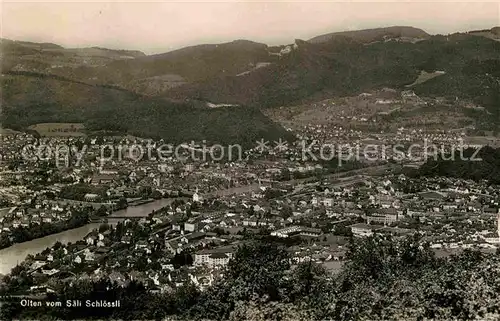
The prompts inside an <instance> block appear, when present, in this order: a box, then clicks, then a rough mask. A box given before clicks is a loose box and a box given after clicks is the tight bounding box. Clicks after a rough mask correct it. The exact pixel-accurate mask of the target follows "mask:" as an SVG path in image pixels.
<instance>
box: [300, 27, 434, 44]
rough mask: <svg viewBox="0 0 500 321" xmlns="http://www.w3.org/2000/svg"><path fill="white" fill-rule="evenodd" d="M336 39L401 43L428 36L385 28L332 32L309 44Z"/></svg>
mask: <svg viewBox="0 0 500 321" xmlns="http://www.w3.org/2000/svg"><path fill="white" fill-rule="evenodd" d="M336 38H348V39H352V40H355V41H357V42H361V43H370V42H374V41H384V40H389V39H399V40H402V41H409V42H413V41H418V40H423V39H427V38H429V34H428V33H426V32H425V31H423V30H422V29H417V28H413V27H401V26H394V27H387V28H375V29H364V30H355V31H342V32H332V33H328V34H325V35H320V36H316V37H314V38H311V39H309V40H308V41H309V42H311V43H322V42H328V41H330V40H332V39H336Z"/></svg>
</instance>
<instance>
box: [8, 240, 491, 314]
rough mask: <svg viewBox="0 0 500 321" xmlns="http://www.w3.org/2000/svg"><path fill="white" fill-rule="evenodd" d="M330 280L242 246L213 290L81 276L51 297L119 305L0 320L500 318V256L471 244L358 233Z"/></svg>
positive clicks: (312, 268) (263, 248) (257, 247)
mask: <svg viewBox="0 0 500 321" xmlns="http://www.w3.org/2000/svg"><path fill="white" fill-rule="evenodd" d="M348 258H349V261H348V262H347V263H346V264H345V266H344V269H343V271H342V272H341V273H340V275H338V276H337V277H335V278H333V277H332V276H331V275H330V274H328V273H327V272H326V271H325V270H324V269H323V267H322V266H321V265H317V264H315V263H311V262H306V263H301V264H299V265H298V266H295V267H291V266H290V263H289V262H290V261H289V254H288V253H287V252H286V251H285V250H284V249H283V248H282V247H280V246H278V245H276V244H269V243H262V242H256V243H252V244H247V245H245V246H243V247H241V248H240V250H239V251H238V252H237V253H236V255H235V258H234V259H233V260H232V261H231V263H230V265H229V267H228V269H227V271H226V273H225V275H224V278H222V279H221V280H220V281H219V282H218V283H217V284H216V285H215V286H213V287H211V288H209V289H208V290H207V291H204V292H199V291H198V290H197V289H196V288H194V287H192V286H189V285H188V286H184V287H181V288H178V289H177V290H175V291H174V292H172V293H164V294H152V293H149V292H148V291H147V290H146V289H145V288H144V287H143V286H142V285H141V284H138V283H136V282H132V283H130V284H129V286H127V287H125V288H120V287H118V286H116V285H115V284H112V283H110V282H109V281H100V282H96V283H90V282H80V283H78V284H75V285H73V286H69V287H67V288H66V289H65V290H64V291H63V293H62V294H60V295H57V296H56V297H54V298H53V299H54V300H60V301H62V302H64V300H67V299H74V298H79V299H80V300H86V299H92V300H96V299H97V300H104V299H105V300H108V301H113V300H121V308H119V309H118V308H117V309H112V308H107V309H95V308H94V309H89V308H85V307H83V308H58V309H54V308H52V309H50V308H46V307H42V308H21V307H20V305H19V302H18V300H12V302H11V303H5V304H4V306H3V307H2V312H1V313H2V314H1V315H0V319H11V318H22V319H29V318H36V319H40V318H42V317H43V318H45V319H60V318H62V319H76V318H78V319H81V318H85V319H99V318H113V319H163V318H166V317H169V318H175V319H185V320H255V321H260V320H321V319H334V320H387V319H391V320H400V319H405V320H406V319H410V320H425V319H434V320H441V319H445V320H448V319H462V320H472V319H482V320H484V319H492V320H493V319H495V318H498V317H499V316H500V314H499V313H500V298H499V297H498V295H497V293H499V291H500V260H499V257H498V254H483V253H480V252H474V251H468V250H466V251H464V252H463V253H462V254H460V255H457V256H452V257H450V258H442V259H438V258H436V257H435V256H434V254H433V252H432V250H431V249H430V248H429V247H428V245H427V244H425V243H424V242H422V240H421V239H420V238H419V237H418V236H412V237H408V238H405V239H399V240H396V239H391V238H389V237H385V236H374V237H370V238H366V239H362V240H360V239H354V240H352V242H351V243H350V247H349V251H348Z"/></svg>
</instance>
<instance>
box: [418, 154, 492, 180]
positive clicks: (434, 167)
mask: <svg viewBox="0 0 500 321" xmlns="http://www.w3.org/2000/svg"><path fill="white" fill-rule="evenodd" d="M476 150H477V149H476V148H468V149H466V150H464V151H463V152H462V153H461V152H460V151H456V152H455V153H454V156H453V157H451V155H447V156H446V157H445V159H446V160H443V158H442V157H438V158H437V160H435V159H434V158H429V159H428V161H427V162H426V163H425V164H423V165H422V166H421V167H420V169H419V170H418V171H417V172H416V173H415V174H416V175H420V176H429V177H435V176H447V177H456V178H463V179H472V180H476V181H478V180H483V179H484V180H488V181H490V182H491V183H493V184H500V148H498V149H494V148H491V147H489V146H485V147H482V148H481V149H480V150H479V151H478V152H477V153H476ZM462 155H463V157H462ZM462 158H463V159H462Z"/></svg>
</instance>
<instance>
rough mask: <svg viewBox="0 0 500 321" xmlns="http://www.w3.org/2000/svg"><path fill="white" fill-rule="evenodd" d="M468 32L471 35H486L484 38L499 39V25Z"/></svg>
mask: <svg viewBox="0 0 500 321" xmlns="http://www.w3.org/2000/svg"><path fill="white" fill-rule="evenodd" d="M468 34H470V35H473V36H481V37H486V38H490V39H493V40H497V41H500V27H494V28H491V29H484V30H474V31H469V32H468Z"/></svg>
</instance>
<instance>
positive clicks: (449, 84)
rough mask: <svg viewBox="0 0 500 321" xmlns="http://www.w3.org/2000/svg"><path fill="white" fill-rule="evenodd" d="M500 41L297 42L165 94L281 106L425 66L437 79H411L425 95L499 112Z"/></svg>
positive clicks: (354, 89) (407, 75)
mask: <svg viewBox="0 0 500 321" xmlns="http://www.w3.org/2000/svg"><path fill="white" fill-rule="evenodd" d="M498 52H500V43H498V42H496V41H493V40H490V39H487V38H484V37H475V36H470V35H464V34H457V35H452V36H433V37H431V38H429V39H427V40H423V41H420V42H418V43H406V42H395V41H391V42H377V43H373V44H370V45H364V44H360V43H358V42H356V41H353V40H349V39H346V38H338V39H333V40H330V41H328V42H325V43H309V42H305V41H300V40H297V41H296V44H295V49H294V50H293V51H291V52H290V53H289V54H288V55H286V56H283V57H281V59H279V60H278V61H277V62H276V63H274V64H272V65H270V66H268V67H266V68H262V69H259V70H256V71H254V72H252V73H249V74H247V75H244V76H240V77H234V76H233V77H231V76H225V77H218V78H216V79H213V80H211V81H205V82H196V83H192V84H186V85H183V86H179V87H176V88H173V89H170V90H169V91H168V92H166V93H165V96H167V97H172V98H176V99H184V98H192V97H196V98H197V99H200V100H208V101H211V102H215V103H233V104H248V105H251V106H255V107H259V108H260V107H276V106H284V105H289V104H300V103H304V102H308V101H318V100H321V99H326V98H330V97H335V96H349V95H357V94H359V93H362V92H365V91H370V90H377V89H381V88H384V87H390V88H395V89H405V88H406V85H410V84H413V83H414V82H415V80H417V79H418V77H419V76H420V75H421V73H422V71H425V72H429V73H431V72H434V71H442V72H444V74H442V75H441V76H439V77H435V78H433V79H430V80H428V81H426V82H422V83H418V84H414V85H413V86H412V90H414V91H415V92H416V93H417V94H419V95H422V96H433V97H447V98H452V99H455V98H456V97H458V98H462V99H466V100H471V101H473V102H474V103H476V104H478V105H481V106H484V107H486V108H488V109H489V110H490V111H492V112H493V111H495V110H497V105H496V104H495V103H494V102H493V100H492V95H494V94H495V92H498V90H497V88H498V87H495V84H494V81H493V80H492V78H491V77H500V75H499V74H498V72H499V70H500V69H499V68H498V66H499V65H500V56H499V55H498Z"/></svg>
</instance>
